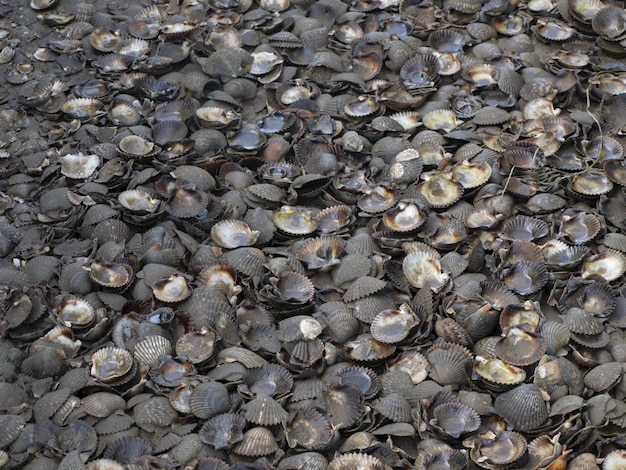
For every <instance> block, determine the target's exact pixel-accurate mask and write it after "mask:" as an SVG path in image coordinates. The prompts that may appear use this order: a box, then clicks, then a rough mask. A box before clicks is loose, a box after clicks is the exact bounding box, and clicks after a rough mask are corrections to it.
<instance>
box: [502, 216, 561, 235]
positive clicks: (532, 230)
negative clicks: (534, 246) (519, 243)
mask: <svg viewBox="0 0 626 470" xmlns="http://www.w3.org/2000/svg"><path fill="white" fill-rule="evenodd" d="M548 229H549V228H548V224H546V223H545V222H544V221H543V220H541V219H537V218H534V217H528V216H523V215H518V216H516V217H514V218H512V219H509V220H507V221H506V222H505V223H504V225H503V226H502V232H503V236H505V237H506V238H507V239H509V240H526V241H532V240H535V239H538V238H542V237H544V236H546V235H547V234H548Z"/></svg>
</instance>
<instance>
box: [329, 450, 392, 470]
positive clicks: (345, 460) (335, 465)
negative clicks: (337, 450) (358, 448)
mask: <svg viewBox="0 0 626 470" xmlns="http://www.w3.org/2000/svg"><path fill="white" fill-rule="evenodd" d="M349 468H362V469H367V470H383V469H384V468H385V465H384V464H383V463H382V462H381V461H380V460H379V459H378V458H376V457H374V456H372V455H368V454H360V453H356V452H353V453H347V454H341V455H340V456H338V457H336V458H334V459H333V460H331V461H330V463H329V464H328V470H347V469H349Z"/></svg>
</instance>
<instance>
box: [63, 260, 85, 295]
mask: <svg viewBox="0 0 626 470" xmlns="http://www.w3.org/2000/svg"><path fill="white" fill-rule="evenodd" d="M59 288H60V289H61V290H63V291H65V292H68V293H70V294H78V295H87V294H88V293H89V292H90V291H91V281H90V277H89V273H88V272H87V271H86V270H85V269H84V267H83V266H81V265H80V264H78V263H70V264H66V265H65V266H63V268H62V269H61V273H60V275H59Z"/></svg>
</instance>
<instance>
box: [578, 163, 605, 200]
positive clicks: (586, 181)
mask: <svg viewBox="0 0 626 470" xmlns="http://www.w3.org/2000/svg"><path fill="white" fill-rule="evenodd" d="M569 188H570V189H571V190H572V191H574V192H575V193H577V194H581V195H583V196H589V197H595V196H599V195H601V194H606V193H608V192H610V191H611V190H612V189H613V181H611V180H610V179H608V177H607V176H606V174H605V173H604V172H601V171H595V170H593V169H590V170H589V171H588V172H585V174H579V175H576V176H574V177H573V178H572V180H571V181H570V184H569Z"/></svg>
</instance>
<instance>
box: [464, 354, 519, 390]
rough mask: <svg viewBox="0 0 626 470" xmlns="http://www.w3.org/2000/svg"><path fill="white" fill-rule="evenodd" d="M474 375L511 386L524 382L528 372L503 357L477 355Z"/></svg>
mask: <svg viewBox="0 0 626 470" xmlns="http://www.w3.org/2000/svg"><path fill="white" fill-rule="evenodd" d="M474 376H475V377H477V378H480V379H481V380H484V381H485V382H487V383H490V384H495V385H506V386H510V385H517V384H520V383H522V382H523V381H524V379H526V372H525V371H524V369H521V368H519V367H516V366H513V365H511V364H507V363H506V362H505V361H503V360H502V359H498V358H486V357H482V356H476V358H475V362H474Z"/></svg>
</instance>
